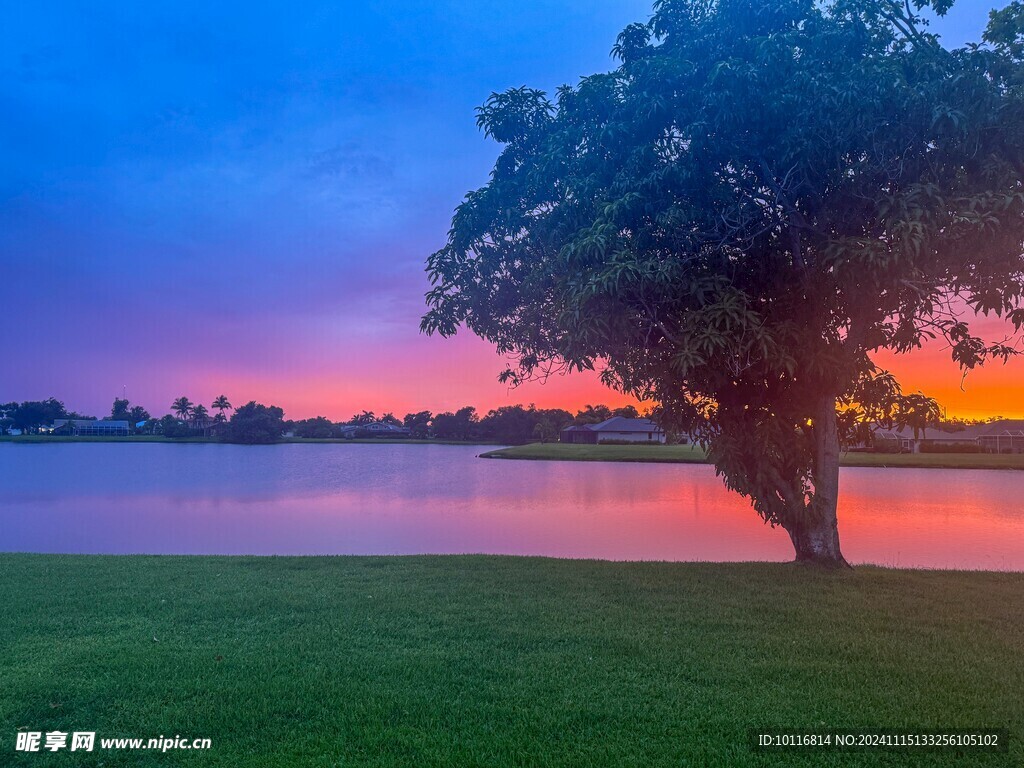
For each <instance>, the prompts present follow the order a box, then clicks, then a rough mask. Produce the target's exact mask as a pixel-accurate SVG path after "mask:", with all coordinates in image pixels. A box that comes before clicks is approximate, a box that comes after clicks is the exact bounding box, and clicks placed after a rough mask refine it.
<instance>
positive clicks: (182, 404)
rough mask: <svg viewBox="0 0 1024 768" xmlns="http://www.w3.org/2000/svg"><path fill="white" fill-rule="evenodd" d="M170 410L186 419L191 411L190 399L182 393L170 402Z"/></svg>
mask: <svg viewBox="0 0 1024 768" xmlns="http://www.w3.org/2000/svg"><path fill="white" fill-rule="evenodd" d="M171 410H172V411H174V412H175V413H176V414H178V416H180V417H181V418H182V419H187V418H188V415H189V414H190V413H191V412H192V401H191V400H189V399H188V398H187V397H185V396H184V395H183V396H181V397H179V398H178V399H177V400H175V401H174V402H173V403H171Z"/></svg>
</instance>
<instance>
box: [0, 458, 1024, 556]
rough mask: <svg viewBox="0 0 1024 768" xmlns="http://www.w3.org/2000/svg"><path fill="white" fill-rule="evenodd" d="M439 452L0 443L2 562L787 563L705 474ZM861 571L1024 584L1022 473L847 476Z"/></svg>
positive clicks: (779, 537)
mask: <svg viewBox="0 0 1024 768" xmlns="http://www.w3.org/2000/svg"><path fill="white" fill-rule="evenodd" d="M481 450H483V449H481V448H479V447H472V446H468V447H467V446H441V445H436V446H435V445H279V446H266V447H244V446H229V445H201V444H200V445H159V444H155V445H139V444H135V445H118V444H110V443H93V444H84V443H77V444H76V443H65V444H54V445H31V444H28V445H25V444H20V445H19V444H10V443H7V444H0V551H19V552H98V553H127V552H146V553H220V554H243V553H253V554H282V555H283V554H413V553H465V552H477V553H500V554H521V555H527V554H528V555H550V556H556V557H588V558H607V559H613V560H789V559H791V558H792V549H791V547H790V545H789V541H788V538H787V537H786V535H785V533H784V532H783V531H782V530H781V529H775V530H772V529H771V528H769V527H767V526H765V525H763V524H762V523H761V522H760V520H759V519H758V518H757V516H756V515H755V514H754V512H753V511H752V510H751V509H750V507H749V505H748V504H747V503H746V502H744V501H743V500H742V499H740V498H739V497H737V496H735V495H733V494H731V493H729V492H727V491H726V490H725V489H724V488H723V486H722V484H721V481H719V480H718V479H717V478H716V477H715V475H714V472H713V471H712V470H711V468H710V467H707V466H702V465H683V464H679V465H665V464H599V463H573V462H532V461H489V460H484V459H477V458H475V457H476V454H477V453H479V452H480V451H481ZM842 494H843V501H842V505H841V509H840V532H841V535H842V538H843V549H844V551H845V553H846V555H847V557H848V558H849V559H850V560H851V561H853V562H871V563H880V564H884V565H893V566H904V567H930V568H939V567H941V568H985V569H1005V570H1024V472H1014V471H983V470H973V471H953V470H939V469H921V470H916V469H900V470H884V469H846V470H843V476H842Z"/></svg>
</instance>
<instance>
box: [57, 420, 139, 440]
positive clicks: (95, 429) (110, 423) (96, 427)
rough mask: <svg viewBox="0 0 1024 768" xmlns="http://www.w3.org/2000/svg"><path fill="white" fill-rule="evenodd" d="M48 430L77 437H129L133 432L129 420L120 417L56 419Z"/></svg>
mask: <svg viewBox="0 0 1024 768" xmlns="http://www.w3.org/2000/svg"><path fill="white" fill-rule="evenodd" d="M47 431H49V432H51V433H54V434H58V435H74V436H75V437H127V436H128V435H130V434H131V433H132V431H131V427H130V425H129V424H128V422H127V421H122V420H120V419H54V421H53V426H52V427H51V428H49V429H48V430H47Z"/></svg>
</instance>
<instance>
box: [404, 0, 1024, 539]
mask: <svg viewBox="0 0 1024 768" xmlns="http://www.w3.org/2000/svg"><path fill="white" fill-rule="evenodd" d="M950 4H951V3H950V2H948V0H942V1H938V0H932V1H931V2H926V1H925V0H919V1H918V2H915V3H912V4H911V6H909V7H908V5H907V4H906V3H904V2H902V1H900V2H896V1H895V0H829V1H827V2H822V3H815V2H812V0H718V1H717V2H707V1H705V0H661V2H658V3H657V4H656V6H655V14H654V16H653V17H652V19H651V21H650V22H649V23H647V24H635V25H631V26H630V27H628V28H627V29H626V30H624V31H623V33H622V34H621V35H620V36H619V38H618V41H617V42H616V45H615V49H614V53H615V55H616V56H617V57H618V59H619V61H620V65H619V66H618V67H617V68H616V69H615V70H613V71H611V72H608V73H601V74H596V75H592V76H590V77H587V78H584V79H583V80H581V81H580V82H579V83H578V84H576V85H575V86H563V87H562V88H560V89H559V90H558V94H557V100H556V103H555V104H552V103H551V102H550V101H549V100H548V98H547V96H546V95H545V94H544V93H542V92H540V91H536V90H532V89H528V88H525V87H523V88H519V89H514V90H510V91H507V92H505V93H503V94H493V95H492V96H491V97H490V98H489V99H488V101H487V102H486V104H484V106H483V107H481V108H480V110H479V113H478V124H479V125H480V127H481V128H482V129H483V130H484V132H485V134H486V135H488V136H490V137H492V138H494V139H495V140H496V141H498V142H500V143H502V144H504V145H505V146H504V149H503V151H502V154H501V156H500V157H499V159H498V161H497V163H496V164H495V168H494V171H493V173H492V175H491V179H490V181H489V182H488V183H487V184H486V185H485V186H484V187H482V188H481V189H479V190H477V191H475V192H472V193H470V194H469V195H467V197H466V199H465V201H464V202H463V204H462V205H461V206H459V208H458V210H457V212H456V215H455V218H454V220H453V224H452V230H451V233H450V237H449V241H448V243H447V245H446V246H445V247H444V248H442V249H441V250H439V251H438V252H437V253H435V254H434V255H433V256H431V257H430V259H429V261H428V272H429V274H430V279H431V282H432V288H431V290H430V292H429V293H428V294H427V302H428V305H429V311H428V313H427V314H426V316H425V317H424V319H423V323H422V327H423V328H424V330H426V331H427V332H438V333H442V334H444V335H450V334H452V333H454V332H455V331H456V330H457V329H458V328H459V327H462V326H467V327H469V328H470V329H471V330H472V331H473V332H474V333H477V334H479V335H481V336H483V337H484V338H487V339H489V340H490V341H492V342H494V343H495V344H496V345H497V347H498V349H499V350H501V351H502V352H503V353H508V354H511V355H512V356H514V358H515V359H516V361H517V363H518V365H517V366H516V369H515V371H514V372H512V373H509V374H508V377H507V378H508V380H510V381H520V380H523V379H524V378H528V377H530V376H533V375H541V372H543V371H545V370H549V369H550V368H551V366H553V365H556V366H558V365H560V366H562V367H563V368H571V369H583V368H587V367H594V366H600V365H602V364H603V365H605V366H606V368H605V372H604V374H603V376H604V378H605V380H606V381H608V382H609V383H611V384H613V385H615V386H617V387H619V388H621V389H624V390H628V391H630V392H633V393H634V394H637V395H640V396H644V397H651V398H654V399H656V400H657V401H658V402H659V403H660V406H661V410H660V413H661V418H663V420H665V421H666V422H667V423H668V422H672V424H673V425H676V426H678V427H679V428H680V429H684V430H687V431H689V432H690V433H691V434H693V435H694V436H695V437H697V438H698V439H701V440H702V441H704V442H705V443H706V444H707V445H708V446H709V447H710V449H711V451H712V456H713V457H714V460H715V462H716V467H717V468H718V470H719V471H720V472H721V473H722V474H723V475H724V476H725V477H726V479H727V481H728V482H729V483H730V485H731V487H734V488H736V489H737V490H739V491H741V492H743V493H747V494H748V495H750V496H751V497H752V498H753V499H754V502H755V506H757V508H758V510H759V512H761V513H762V515H763V516H764V517H765V519H767V520H770V521H780V520H782V519H783V518H782V516H783V515H784V514H785V510H786V509H790V511H791V512H792V510H795V509H806V508H808V505H809V504H810V503H811V495H812V491H813V487H814V473H815V471H816V469H815V467H816V464H815V462H816V461H817V459H816V458H815V454H814V450H813V446H814V439H815V438H814V430H815V427H814V425H813V424H814V421H815V419H819V416H818V415H817V414H819V410H818V409H820V407H821V403H822V402H823V401H825V400H827V399H828V398H838V399H839V401H840V403H841V406H840V407H841V411H842V414H843V418H844V419H845V420H846V427H848V428H849V429H850V430H854V429H855V428H859V427H860V426H863V425H864V423H865V422H866V421H867V420H869V419H871V418H881V417H885V418H889V417H893V418H895V416H894V414H895V413H897V412H898V409H899V408H904V409H907V408H910V411H907V412H908V413H909V412H913V413H915V414H921V413H927V411H928V408H927V407H926V405H925V404H923V403H918V402H916V401H914V402H913V403H912V402H911V401H909V400H906V399H905V398H906V397H908V396H904V395H903V394H902V393H901V392H899V390H898V387H897V386H896V385H895V382H893V381H891V379H890V378H889V377H887V376H886V375H884V374H880V373H879V372H878V371H876V370H875V369H874V366H873V364H872V362H871V360H870V357H869V353H870V352H873V351H875V350H878V349H890V350H894V351H897V352H908V351H911V350H913V349H915V348H917V347H918V346H920V345H921V344H922V343H923V342H924V341H925V340H927V339H929V338H937V339H941V340H943V341H945V342H946V343H948V346H949V351H950V354H951V355H952V357H953V359H954V360H955V361H956V362H957V363H958V364H959V365H960V366H961V367H962V368H963V369H964V370H965V371H966V370H970V369H971V368H973V367H976V366H977V365H981V364H983V363H984V362H987V361H990V360H998V359H1005V358H1006V357H1007V356H1009V355H1011V354H1013V353H1014V349H1013V340H1004V341H999V342H990V341H986V340H985V339H982V338H980V337H979V336H978V335H977V334H976V333H974V332H973V331H972V328H971V326H972V321H973V317H972V314H971V312H970V311H968V310H974V311H976V312H979V313H982V314H985V313H994V314H996V315H1000V316H1003V317H1006V318H1008V319H1009V320H1010V322H1011V323H1012V324H1014V327H1015V328H1016V330H1017V331H1018V332H1020V331H1021V330H1022V329H1024V311H1022V309H1021V297H1022V296H1024V258H1022V253H1024V161H1022V160H1021V158H1024V64H1022V63H1021V61H1020V40H1021V39H1022V38H1021V29H1024V11H1021V6H1020V4H1019V3H1012V4H1011V6H1009V7H1008V8H1007V9H1006V10H1005V12H1000V13H998V14H994V15H993V22H992V24H991V25H990V28H989V32H987V33H986V40H988V42H989V44H990V46H991V47H984V46H968V47H966V48H963V49H960V50H956V51H946V50H943V49H942V48H941V47H940V46H939V45H938V42H937V41H936V39H935V38H934V37H933V36H931V35H929V34H927V32H926V27H925V25H924V23H923V20H922V18H921V17H920V14H919V13H918V11H920V10H921V9H923V8H925V7H929V8H931V9H932V10H933V11H935V12H936V13H944V12H945V11H946V10H948V8H949V7H950ZM860 398H864V399H865V401H864V403H861V404H858V403H859V399H860ZM911 405H912V406H913V407H912V408H911ZM894 408H895V409H897V411H893V409H894ZM819 420H820V419H819ZM846 427H844V428H846ZM794 514H795V512H794Z"/></svg>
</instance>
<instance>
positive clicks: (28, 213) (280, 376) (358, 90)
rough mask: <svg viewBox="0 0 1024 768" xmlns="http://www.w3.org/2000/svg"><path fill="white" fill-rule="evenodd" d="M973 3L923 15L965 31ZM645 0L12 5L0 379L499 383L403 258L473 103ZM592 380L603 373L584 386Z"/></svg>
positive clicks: (476, 163)
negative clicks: (428, 301)
mask: <svg viewBox="0 0 1024 768" xmlns="http://www.w3.org/2000/svg"><path fill="white" fill-rule="evenodd" d="M989 7H991V3H985V2H974V1H972V2H961V3H959V4H958V5H957V7H956V8H955V9H954V11H953V13H952V14H951V16H950V18H949V19H947V20H945V21H943V22H942V23H940V24H939V25H938V26H937V27H936V29H937V30H938V31H939V32H941V33H942V34H943V35H944V37H945V38H946V39H947V41H948V42H949V43H950V44H960V43H962V42H963V41H964V40H967V39H977V37H978V36H979V34H980V30H981V29H982V28H983V27H984V23H985V17H986V15H987V10H988V8H989ZM649 12H650V6H649V4H647V3H646V2H628V1H627V2H621V1H620V2H610V1H609V0H597V1H596V2H595V1H593V0H591V1H590V2H582V1H579V0H571V1H570V2H557V3H556V2H518V3H481V2H413V1H411V0H404V1H403V2H388V3H367V4H348V3H317V2H310V3H258V2H256V3H254V2H246V3H237V2H226V3H217V4H214V3H194V2H179V3H173V4H172V3H161V4H153V3H149V4H147V3H143V4H128V3H119V4H92V5H90V4H85V3H47V2H38V3H21V4H12V5H11V6H10V7H8V8H7V9H6V14H5V15H6V19H5V22H4V24H3V26H2V27H0V114H3V115H4V116H5V117H4V119H3V120H0V142H2V145H3V146H4V147H5V148H6V150H7V151H6V152H4V153H3V155H2V156H0V201H2V202H0V274H2V280H0V283H2V302H3V312H2V314H0V317H2V319H0V333H2V338H3V340H4V341H3V348H4V353H5V357H6V362H5V364H4V370H3V372H2V373H0V400H7V399H24V398H30V397H45V396H48V395H50V394H54V395H57V396H60V397H62V398H63V399H64V400H65V401H66V402H67V404H68V406H69V407H73V408H77V409H78V410H83V411H87V412H95V413H102V412H104V411H105V410H106V409H107V408H109V402H110V400H111V399H112V397H113V396H114V395H115V394H119V393H120V392H121V391H122V387H127V389H128V391H129V396H130V397H131V398H132V399H133V401H139V402H141V403H142V404H143V405H146V406H147V407H148V408H150V410H152V411H154V412H155V413H156V412H159V413H164V412H166V410H167V406H168V405H169V403H170V398H172V397H174V396H177V395H179V394H189V395H190V396H192V397H193V399H197V400H201V401H205V400H208V399H210V398H211V397H212V396H214V395H216V394H219V393H220V392H221V391H227V392H228V394H229V395H231V396H232V397H234V398H236V399H250V398H252V397H257V398H259V399H263V400H265V401H275V402H279V403H281V404H283V405H285V407H286V409H287V410H289V414H290V415H294V416H297V417H299V416H310V415H314V414H315V413H325V414H326V415H330V416H334V417H336V418H340V417H343V416H347V415H349V414H350V413H351V411H352V410H355V409H357V408H360V409H361V408H363V407H367V408H375V409H377V410H382V409H390V408H394V409H396V410H401V409H403V408H406V407H413V406H416V405H417V404H422V407H426V408H431V409H432V410H438V409H442V408H448V407H458V406H459V405H461V404H463V403H464V402H474V403H477V404H479V405H481V406H482V407H491V406H494V405H499V404H503V403H505V402H513V401H530V400H536V401H537V402H538V403H540V404H555V403H556V402H558V403H566V402H568V400H573V402H578V403H580V404H582V402H583V401H586V400H590V401H592V400H594V399H595V398H596V397H598V396H600V395H601V392H600V390H599V389H598V388H597V386H596V385H595V384H594V382H593V381H592V380H590V379H583V380H575V381H574V382H572V383H568V382H555V383H552V384H549V385H547V387H546V388H545V389H539V388H534V389H531V390H529V391H521V392H517V393H513V394H511V395H510V394H509V393H507V391H506V390H505V388H504V387H503V386H501V385H498V384H497V383H496V382H495V379H494V377H495V374H496V372H497V371H498V370H499V369H500V367H501V363H500V361H499V360H497V359H496V358H495V357H494V355H493V353H492V352H491V350H490V349H489V348H488V347H487V346H486V345H484V344H482V343H480V342H476V341H474V340H472V339H460V340H457V341H453V342H445V341H443V340H440V339H425V338H423V337H421V336H420V335H419V334H418V330H417V323H418V318H419V315H420V314H421V312H422V295H423V292H424V290H425V289H426V281H425V277H424V274H423V261H424V259H425V257H426V256H427V255H428V254H429V253H430V252H431V251H432V250H435V249H436V248H437V247H439V246H440V245H441V244H442V243H443V241H444V237H445V233H446V231H447V228H448V224H449V221H450V217H451V213H452V210H453V208H454V206H455V205H456V204H457V203H458V202H459V200H460V199H461V197H462V195H463V194H464V193H465V192H466V191H468V190H469V189H471V188H475V187H478V186H480V185H481V184H482V183H484V182H485V181H486V178H487V173H488V171H489V170H490V166H491V164H492V162H493V160H494V157H495V156H496V152H497V148H496V146H495V145H493V144H490V143H488V142H487V141H485V140H484V139H483V137H482V136H481V135H480V134H479V133H478V131H477V129H476V127H475V123H474V108H475V107H476V106H477V105H479V104H480V103H482V102H483V100H484V99H485V98H486V97H487V95H488V94H489V93H490V92H491V91H495V90H503V89H505V88H509V87H514V86H519V85H523V84H529V85H531V86H534V87H541V88H546V89H553V88H554V87H556V86H557V85H559V84H561V83H564V82H574V81H575V80H576V79H577V78H578V77H579V76H582V75H586V74H590V73H593V72H595V71H599V70H603V69H608V68H609V67H610V66H611V60H610V59H609V56H608V52H609V50H610V48H611V45H612V43H613V42H614V39H615V36H616V34H617V33H618V32H619V30H621V28H622V27H624V26H625V25H626V24H627V23H629V22H631V21H636V20H644V19H646V18H647V16H648V15H649ZM603 399H605V400H609V401H611V400H614V399H615V398H614V397H611V396H609V397H604V398H603Z"/></svg>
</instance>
